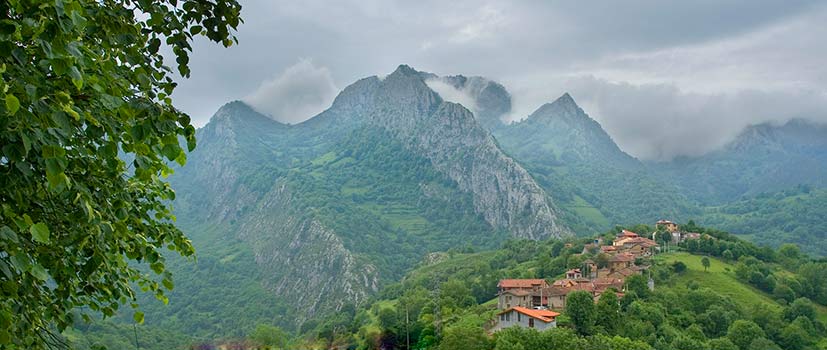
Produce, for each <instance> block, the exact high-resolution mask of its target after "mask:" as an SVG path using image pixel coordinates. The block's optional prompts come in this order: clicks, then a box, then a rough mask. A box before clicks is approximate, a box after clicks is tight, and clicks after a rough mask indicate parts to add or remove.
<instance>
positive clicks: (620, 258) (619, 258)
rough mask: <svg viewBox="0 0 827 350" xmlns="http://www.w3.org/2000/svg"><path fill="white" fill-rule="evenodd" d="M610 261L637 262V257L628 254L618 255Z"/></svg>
mask: <svg viewBox="0 0 827 350" xmlns="http://www.w3.org/2000/svg"><path fill="white" fill-rule="evenodd" d="M609 261H612V262H616V261H619V262H626V261H635V256H634V255H632V254H628V253H624V254H616V255H615V256H613V257H612V258H611V259H609Z"/></svg>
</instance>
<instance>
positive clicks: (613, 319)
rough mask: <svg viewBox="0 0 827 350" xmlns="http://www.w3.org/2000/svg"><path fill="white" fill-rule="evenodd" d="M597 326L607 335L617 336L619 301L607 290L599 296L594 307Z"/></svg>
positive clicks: (611, 291) (613, 293) (615, 295)
mask: <svg viewBox="0 0 827 350" xmlns="http://www.w3.org/2000/svg"><path fill="white" fill-rule="evenodd" d="M595 312H596V317H597V322H596V323H597V325H598V326H600V327H602V328H603V330H604V331H606V333H608V334H617V330H618V327H620V326H621V324H620V323H621V320H620V300H619V299H618V298H617V294H615V292H614V291H613V290H611V289H610V290H607V291H605V292H603V294H601V295H600V300H598V301H597V305H596V306H595Z"/></svg>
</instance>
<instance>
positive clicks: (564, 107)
mask: <svg viewBox="0 0 827 350" xmlns="http://www.w3.org/2000/svg"><path fill="white" fill-rule="evenodd" d="M550 118H558V119H565V120H569V121H574V120H580V121H588V120H592V119H591V118H590V117H589V116H588V115H586V112H584V111H583V109H581V108H580V106H578V105H577V102H575V101H574V98H572V97H571V95H569V93H568V92H567V93H565V94H563V96H560V97H558V98H557V99H556V100H554V102H551V103H546V104H544V105H542V106H540V108H538V109H537V110H536V111H534V113H531V115H529V116H528V118H527V119H526V120H542V119H550ZM592 121H593V120H592Z"/></svg>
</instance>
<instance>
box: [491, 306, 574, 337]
mask: <svg viewBox="0 0 827 350" xmlns="http://www.w3.org/2000/svg"><path fill="white" fill-rule="evenodd" d="M557 316H560V313H557V312H554V311H551V310H534V309H529V308H525V307H521V306H514V307H511V308H508V309H506V310H504V311H502V312H500V313H499V314H497V322H496V325H495V326H494V328H493V329H492V332H497V331H499V330H502V329H506V328H509V327H524V328H534V329H536V330H538V331H543V330H546V329H549V328H555V327H557Z"/></svg>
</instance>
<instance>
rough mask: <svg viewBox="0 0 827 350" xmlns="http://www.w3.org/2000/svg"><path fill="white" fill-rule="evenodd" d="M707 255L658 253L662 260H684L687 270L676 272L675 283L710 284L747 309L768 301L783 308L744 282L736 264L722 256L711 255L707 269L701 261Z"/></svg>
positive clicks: (772, 306)
mask: <svg viewBox="0 0 827 350" xmlns="http://www.w3.org/2000/svg"><path fill="white" fill-rule="evenodd" d="M702 258H703V256H700V255H692V254H689V253H682V252H681V253H668V254H663V255H660V256H658V257H657V259H658V260H662V261H665V262H666V263H669V264H671V263H672V262H675V261H680V262H683V263H684V264H686V267H687V269H686V272H684V273H682V274H680V275H678V276H676V279H675V283H676V284H679V285H686V284H687V283H689V282H690V281H695V282H696V283H698V284H699V285H701V286H703V287H708V288H710V289H712V290H714V291H715V292H717V293H719V294H721V295H725V296H728V297H730V298H732V300H733V301H735V302H736V303H737V304H738V305H740V306H741V307H743V308H745V309H749V308H751V307H752V306H753V305H755V304H759V303H762V304H766V305H768V306H770V307H771V308H775V309H781V307H782V306H781V305H780V304H778V303H777V302H776V301H775V300H773V299H772V298H771V297H770V296H769V295H767V294H766V293H764V292H762V291H760V290H758V289H757V288H754V287H752V286H749V285H747V284H745V283H742V282H741V281H739V280H738V279H737V278H736V277H735V266H734V265H732V264H729V263H726V262H724V261H723V260H720V259H718V258H714V257H709V260H710V264H709V270H708V271H704V267H703V265H702V264H701V259H702Z"/></svg>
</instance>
